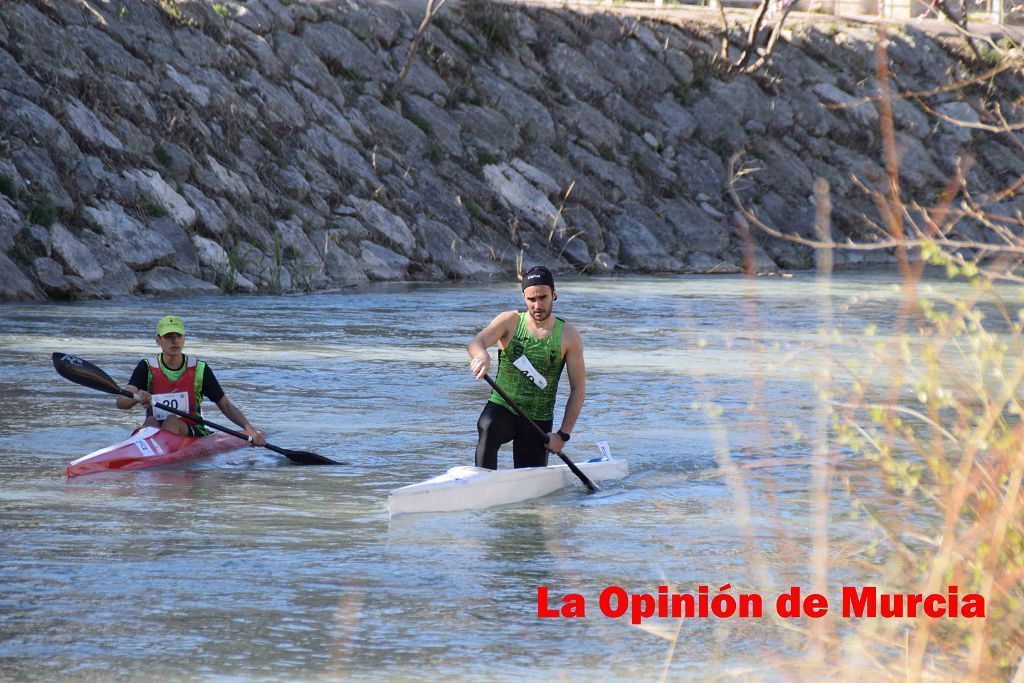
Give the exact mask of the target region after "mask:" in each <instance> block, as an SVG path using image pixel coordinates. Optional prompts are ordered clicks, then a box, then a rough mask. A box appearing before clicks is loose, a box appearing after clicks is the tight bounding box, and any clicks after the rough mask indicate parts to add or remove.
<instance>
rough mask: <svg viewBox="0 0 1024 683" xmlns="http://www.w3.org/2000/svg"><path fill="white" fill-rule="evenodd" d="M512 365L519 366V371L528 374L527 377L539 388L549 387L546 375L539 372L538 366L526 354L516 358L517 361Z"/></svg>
mask: <svg viewBox="0 0 1024 683" xmlns="http://www.w3.org/2000/svg"><path fill="white" fill-rule="evenodd" d="M512 365H514V366H516V367H517V368H519V372H521V373H523V374H524V375H526V379H528V380H530V381H531V382H533V383H534V384H536V385H537V387H538V388H540V389H546V388H547V386H548V381H547V380H546V379H544V375H542V374H540V373H539V372H537V368H535V367H533V363H531V362H530V359H529V358H527V357H526V354H523V355H522V356H519V358H517V359H516V362H514V363H512Z"/></svg>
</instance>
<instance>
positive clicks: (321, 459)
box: [286, 451, 345, 465]
mask: <svg viewBox="0 0 1024 683" xmlns="http://www.w3.org/2000/svg"><path fill="white" fill-rule="evenodd" d="M286 455H287V456H288V459H289V460H291V461H293V462H297V463H300V464H303V465H344V464H345V463H343V462H337V461H336V460H331V459H330V458H328V457H326V456H323V455H319V454H317V453H310V452H309V451H288V452H287V453H286Z"/></svg>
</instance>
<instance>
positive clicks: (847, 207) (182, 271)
mask: <svg viewBox="0 0 1024 683" xmlns="http://www.w3.org/2000/svg"><path fill="white" fill-rule="evenodd" d="M416 21H417V18H416V17H415V15H409V14H406V13H404V12H402V11H400V10H398V9H394V8H391V7H387V6H379V5H363V4H355V3H351V2H344V1H340V0H324V1H315V2H314V1H303V0H295V1H294V2H287V3H282V2H275V1H274V0H246V1H245V2H235V1H232V0H223V1H222V2H202V1H199V0H181V1H177V0H147V1H145V2H142V1H140V0H123V1H118V2H100V1H98V0H31V1H27V2H26V1H19V0H5V1H3V2H0V290H2V291H0V297H2V298H23V299H25V298H27V299H43V298H92V297H112V296H123V295H130V294H136V293H156V294H161V293H165V294H166V293H182V292H205V291H211V292H212V291H217V290H222V291H271V292H277V291H289V290H302V289H318V288H327V287H337V286H342V285H352V284H360V283H365V282H368V281H380V280H384V281H386V280H441V279H445V278H466V279H480V278H490V277H498V276H500V277H508V276H509V275H511V274H512V273H513V272H515V269H516V267H517V262H519V261H525V262H526V263H536V262H544V263H548V264H550V265H553V266H555V267H557V268H558V269H560V270H562V271H566V270H570V269H575V270H582V269H587V270H589V271H590V272H611V271H616V272H735V271H736V270H737V268H738V266H739V264H740V262H741V255H740V254H741V249H740V243H739V239H738V238H737V236H736V234H735V230H734V227H733V219H732V214H733V210H734V207H733V206H732V204H731V202H730V201H729V200H728V195H727V193H726V192H725V188H726V182H727V163H728V159H729V157H730V156H731V155H732V154H733V153H734V152H735V151H738V150H746V154H747V158H748V160H749V161H751V162H752V163H755V164H756V165H758V166H760V167H761V168H763V170H762V171H761V172H760V173H758V174H756V175H755V176H753V177H752V178H750V179H747V180H745V181H744V184H743V188H744V189H743V191H744V196H745V198H746V200H747V201H749V202H750V205H751V206H753V207H754V208H755V209H756V210H757V211H758V213H759V215H760V216H762V217H763V218H764V219H765V220H767V221H769V222H770V223H772V224H773V225H776V226H778V227H781V228H783V229H785V230H787V231H795V232H798V233H801V234H805V235H810V234H811V233H812V230H813V227H812V226H813V214H814V208H813V203H812V200H811V193H812V190H811V188H812V183H813V180H814V178H815V177H818V176H821V177H824V178H826V179H827V180H828V181H829V183H830V186H831V189H832V192H833V193H834V197H833V204H834V207H835V208H834V214H833V219H834V220H833V228H834V231H835V233H836V235H837V236H852V237H858V238H859V237H861V236H863V235H865V234H867V233H868V232H869V231H870V224H869V222H868V219H869V218H870V217H871V216H875V215H877V212H876V210H875V207H874V205H873V202H872V201H871V200H870V198H869V197H867V196H865V194H864V193H863V191H862V190H861V189H860V188H859V187H858V186H857V184H856V182H855V181H854V177H857V178H860V179H862V180H863V181H864V182H868V183H871V182H877V181H878V179H879V178H881V177H882V168H881V165H880V159H881V158H882V155H881V145H880V142H879V140H880V135H879V132H878V114H877V108H876V107H875V105H874V104H872V103H871V102H867V101H865V100H864V99H862V98H864V97H865V96H870V95H871V94H873V92H874V89H875V86H874V77H873V69H874V54H873V49H874V47H873V44H874V40H875V34H874V29H853V28H845V27H844V28H842V29H838V30H837V27H835V26H831V27H829V26H826V27H820V26H819V27H815V26H810V25H808V26H796V27H794V28H793V29H792V31H791V32H790V33H788V34H787V35H786V39H784V40H783V41H781V43H780V45H779V46H778V47H777V48H776V53H777V55H776V59H775V61H774V64H773V65H772V67H771V68H770V69H769V70H768V71H767V72H766V73H765V74H763V75H758V76H757V77H750V76H743V75H735V74H730V73H727V72H725V71H723V70H721V69H718V68H715V67H714V66H713V61H712V57H713V55H714V53H715V52H716V47H715V43H714V40H713V32H714V28H713V27H711V26H705V27H701V26H699V25H688V26H676V25H673V24H671V23H667V22H662V21H655V20H649V19H638V18H635V17H634V18H628V17H618V16H613V15H605V14H600V13H594V14H575V13H572V12H568V11H561V10H556V9H541V8H515V7H507V6H502V5H500V4H494V3H489V4H488V3H479V2H463V3H462V4H460V5H459V6H457V7H451V8H446V9H445V10H444V11H443V12H442V14H441V16H440V17H439V18H438V20H437V21H436V23H435V25H434V26H433V27H432V28H431V29H430V31H429V33H428V34H427V36H426V39H425V41H424V42H423V44H422V46H421V48H420V50H419V51H418V57H417V59H416V60H415V62H414V65H413V68H412V70H411V72H410V74H409V77H408V79H407V80H406V82H405V85H404V88H403V89H402V90H401V91H400V92H399V93H398V96H397V97H396V98H392V97H391V96H390V95H389V93H390V88H391V87H392V85H393V83H394V82H395V80H396V78H397V76H398V72H399V69H400V68H401V65H402V62H403V60H404V59H405V56H406V54H407V52H408V49H409V45H410V43H411V40H412V37H413V35H414V34H415V29H416V24H415V22H416ZM889 54H890V59H891V63H892V69H893V72H894V74H896V75H897V76H898V77H899V79H900V85H901V87H903V88H910V89H915V90H922V91H924V90H929V89H932V88H936V87H937V86H941V85H944V84H947V83H949V82H950V81H951V79H956V78H959V77H965V76H966V75H967V74H968V73H969V70H968V69H967V68H966V67H965V66H964V65H963V64H962V63H961V61H960V58H959V57H958V56H957V54H958V53H957V52H956V50H954V49H952V47H951V46H949V45H943V44H940V43H938V42H936V41H935V40H934V39H932V38H930V37H929V36H927V35H924V34H922V33H920V32H917V31H915V30H913V29H903V30H902V31H900V32H898V33H896V34H895V35H893V36H892V42H891V45H890V49H889ZM975 71H977V69H975ZM978 93H982V94H985V95H986V96H987V97H990V98H994V101H997V102H1000V103H1001V105H1002V108H1003V112H1004V113H1005V114H1006V115H1007V116H1009V117H1011V118H1016V119H1017V120H1019V119H1020V118H1021V117H1020V116H1019V111H1018V109H1016V108H1015V101H1016V105H1019V104H1020V97H1021V74H1020V70H1019V68H1018V69H1016V70H1014V71H1011V72H1007V73H1004V74H1002V75H1001V76H1000V77H999V78H998V79H996V81H995V82H994V83H993V84H990V85H987V86H986V88H985V89H983V90H978V89H976V91H975V93H974V94H975V95H976V94H978ZM972 97H973V95H972V93H971V92H952V93H940V94H936V95H933V96H930V97H928V98H926V100H925V101H926V102H927V104H928V105H929V106H930V107H933V108H934V109H935V110H936V111H938V112H940V113H941V114H944V115H949V116H951V117H954V118H956V119H961V120H965V121H975V122H976V121H979V119H982V120H987V118H988V114H989V113H988V112H986V111H981V108H982V107H981V105H979V104H978V102H979V101H980V100H977V99H972ZM831 105H846V106H841V107H839V108H834V107H831ZM986 106H988V107H989V108H991V103H989V104H988V105H986ZM895 123H896V128H897V138H898V141H899V144H900V147H901V150H902V182H903V187H904V191H905V192H906V194H907V196H908V197H916V198H918V199H921V200H923V201H929V200H933V199H934V198H935V197H936V196H937V195H938V193H939V192H940V191H941V189H942V188H943V185H944V184H945V183H946V182H947V180H948V179H949V178H950V177H951V173H952V170H953V168H954V164H955V163H956V159H957V158H958V157H959V156H961V155H963V154H965V153H966V152H970V153H971V155H972V156H973V158H974V160H975V163H974V164H973V166H972V167H971V171H970V176H969V182H970V183H971V184H972V186H973V187H976V188H978V191H990V190H993V189H997V188H999V187H1002V186H1004V185H1006V184H1008V183H1009V182H1010V181H1012V179H1014V178H1016V177H1020V176H1021V175H1024V155H1022V154H1021V151H1020V149H1018V148H1015V147H1014V143H1013V141H1011V140H1008V139H1007V138H1006V137H1005V136H999V135H995V134H992V133H988V132H985V131H982V130H980V129H972V128H961V127H955V126H952V125H949V124H948V123H943V122H942V120H941V118H939V117H936V116H934V115H929V114H927V113H926V112H925V111H924V110H922V108H920V107H919V106H917V105H916V104H914V103H913V102H912V101H910V100H899V101H897V103H896V108H895ZM1015 201H1017V200H1014V199H1013V198H1009V199H1005V200H1004V201H1003V202H1002V206H1000V207H998V208H999V210H1000V211H1001V212H1003V213H1007V215H1012V213H1013V211H1014V210H1019V209H1020V206H1021V204H1020V203H1019V202H1018V203H1016V204H1014V202H1015ZM964 230H965V231H966V232H967V233H968V234H970V231H971V230H974V228H972V227H971V226H967V225H965V226H964ZM755 237H756V239H758V241H759V247H758V249H757V250H756V254H755V256H756V259H757V264H758V267H759V268H761V269H766V270H771V269H776V268H802V267H807V266H809V265H810V264H811V254H810V252H808V251H806V250H803V249H802V248H797V247H794V246H793V245H791V244H790V243H788V242H782V241H778V240H768V239H767V238H765V237H763V236H755ZM855 257H856V258H858V259H863V258H864V257H863V256H860V255H856V256H855ZM840 258H841V259H842V258H844V257H843V256H842V255H840ZM845 258H847V259H852V258H854V257H845ZM877 258H883V259H884V258H887V257H886V256H885V255H884V254H883V255H879V256H878V257H877Z"/></svg>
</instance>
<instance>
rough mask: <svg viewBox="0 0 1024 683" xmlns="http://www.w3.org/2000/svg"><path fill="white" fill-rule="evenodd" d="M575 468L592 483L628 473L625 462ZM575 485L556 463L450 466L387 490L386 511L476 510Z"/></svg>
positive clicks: (603, 461)
mask: <svg viewBox="0 0 1024 683" xmlns="http://www.w3.org/2000/svg"><path fill="white" fill-rule="evenodd" d="M576 465H577V467H579V468H580V469H581V470H583V473H584V474H586V475H587V476H588V477H589V478H590V479H591V480H592V481H605V480H609V479H622V478H623V477H625V476H626V475H627V474H629V464H628V463H627V462H626V461H625V460H613V459H610V458H595V459H594V460H589V461H587V462H579V463H576ZM577 482H579V479H578V478H577V477H576V475H575V474H573V473H572V471H571V470H570V469H569V468H568V467H567V466H566V465H563V464H561V463H559V464H557V465H548V466H547V467H524V468H521V469H517V470H516V469H513V470H488V469H483V468H481V467H468V466H462V467H453V468H451V469H450V470H448V471H447V472H446V473H444V474H442V475H439V476H437V477H434V478H432V479H428V480H426V481H422V482H420V483H418V484H411V485H409V486H403V487H402V488H400V489H395V490H394V491H392V492H391V494H390V495H389V496H388V511H389V512H390V513H391V516H392V517H393V516H395V515H399V514H409V513H416V512H454V511H457V510H479V509H482V508H487V507H491V506H493V505H505V504H507V503H520V502H522V501H524V500H530V499H531V498H540V497H541V496H546V495H548V494H549V493H553V492H555V491H557V490H559V489H561V488H565V487H566V486H571V485H572V484H574V483H577Z"/></svg>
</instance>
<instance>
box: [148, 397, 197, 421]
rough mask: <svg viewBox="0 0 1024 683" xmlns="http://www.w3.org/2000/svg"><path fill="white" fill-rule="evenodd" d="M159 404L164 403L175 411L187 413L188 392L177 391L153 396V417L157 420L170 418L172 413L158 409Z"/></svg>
mask: <svg viewBox="0 0 1024 683" xmlns="http://www.w3.org/2000/svg"><path fill="white" fill-rule="evenodd" d="M161 403H166V404H167V405H169V406H170V407H172V408H174V409H175V410H180V411H182V412H184V413H187V412H188V392H186V391H179V392H177V393H174V394H153V417H155V418H156V419H158V420H166V419H167V418H169V417H171V415H173V413H169V412H167V411H166V410H163V409H161V408H160V405H159V404H161Z"/></svg>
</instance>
